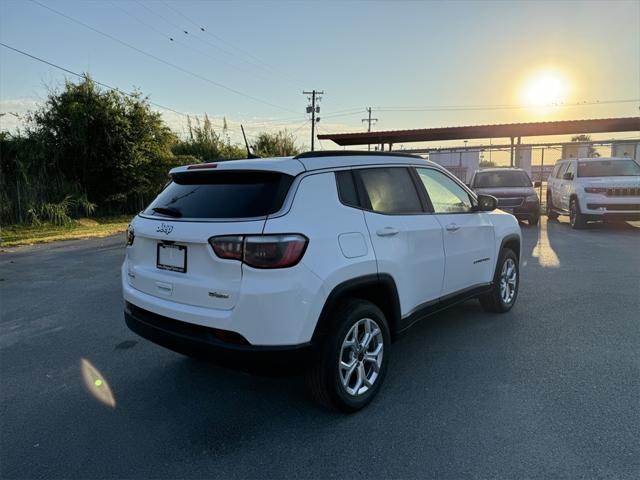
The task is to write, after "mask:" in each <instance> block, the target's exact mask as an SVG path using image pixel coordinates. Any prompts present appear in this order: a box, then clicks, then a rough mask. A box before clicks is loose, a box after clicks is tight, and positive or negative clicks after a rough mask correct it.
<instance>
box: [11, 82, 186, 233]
mask: <svg viewBox="0 0 640 480" xmlns="http://www.w3.org/2000/svg"><path fill="white" fill-rule="evenodd" d="M27 122H28V123H27V127H26V130H25V132H26V134H25V136H22V137H21V136H18V137H11V136H6V135H3V137H2V139H1V141H2V150H3V154H2V156H1V164H0V166H1V167H2V171H3V175H2V179H0V182H1V183H0V187H1V188H0V189H1V190H3V191H5V188H7V189H12V190H11V191H12V193H10V194H8V195H7V198H8V201H9V202H10V203H11V204H10V205H8V206H5V207H3V217H4V216H7V217H9V218H10V219H11V220H13V221H20V220H23V219H24V218H25V217H26V216H27V213H28V212H31V215H32V217H33V216H37V215H39V214H40V213H42V212H47V211H52V210H51V209H47V208H45V205H63V206H64V209H65V210H68V209H69V208H71V209H73V208H75V206H77V205H78V204H79V203H82V202H80V200H81V199H82V200H83V201H84V204H85V206H88V205H94V209H95V205H97V207H98V211H99V212H100V213H111V212H114V213H115V212H130V211H135V210H137V209H139V208H141V207H142V206H143V205H144V204H145V203H147V202H148V201H150V200H151V198H152V197H153V196H155V194H156V193H157V191H158V190H159V188H161V187H162V185H163V184H164V183H165V182H166V179H167V170H168V168H170V166H174V165H175V164H180V163H183V162H184V161H185V159H182V158H180V157H174V156H173V154H172V153H171V147H172V146H173V145H174V144H175V142H176V141H177V137H176V136H175V134H174V133H173V132H171V130H170V129H169V128H168V127H167V126H166V125H165V124H164V122H163V121H162V118H161V115H160V114H159V113H157V112H154V111H153V110H151V108H150V106H149V102H148V100H147V98H146V97H143V96H142V94H140V93H135V94H134V95H133V96H129V95H124V94H123V93H121V92H119V91H115V90H107V91H105V90H102V89H100V88H99V87H98V86H97V85H96V84H95V82H93V80H91V78H90V77H89V76H88V75H87V76H85V77H84V78H83V79H82V80H80V81H79V82H78V83H73V82H71V81H66V82H65V84H64V88H62V89H61V90H60V91H57V90H53V91H51V92H50V93H49V95H48V97H47V99H46V101H45V102H44V104H43V105H42V106H41V107H40V108H38V109H37V110H36V111H34V112H32V113H30V114H29V115H28V117H27ZM5 152H8V155H5ZM61 208H62V207H61ZM85 210H86V211H89V210H92V209H91V208H85ZM60 211H62V210H60Z"/></svg>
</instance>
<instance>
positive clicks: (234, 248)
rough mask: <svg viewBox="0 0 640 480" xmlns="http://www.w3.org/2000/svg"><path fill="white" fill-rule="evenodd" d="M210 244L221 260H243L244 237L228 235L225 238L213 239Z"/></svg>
mask: <svg viewBox="0 0 640 480" xmlns="http://www.w3.org/2000/svg"><path fill="white" fill-rule="evenodd" d="M209 244H211V246H212V247H213V251H214V252H216V255H217V256H219V257H220V258H229V259H232V260H242V251H243V244H244V237H243V236H242V235H228V236H224V237H211V238H210V239H209Z"/></svg>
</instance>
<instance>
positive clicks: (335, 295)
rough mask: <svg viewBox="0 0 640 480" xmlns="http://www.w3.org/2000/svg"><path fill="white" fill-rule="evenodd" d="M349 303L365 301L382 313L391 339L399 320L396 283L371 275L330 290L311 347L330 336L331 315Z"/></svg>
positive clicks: (388, 278)
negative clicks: (356, 300) (353, 300)
mask: <svg viewBox="0 0 640 480" xmlns="http://www.w3.org/2000/svg"><path fill="white" fill-rule="evenodd" d="M351 299H362V300H368V301H370V302H371V303H373V304H374V305H376V306H377V307H378V308H379V309H380V310H382V312H383V313H384V315H385V317H386V319H387V322H388V323H389V328H390V330H391V333H392V337H393V336H394V335H393V334H394V332H395V330H396V326H397V325H398V324H399V320H400V299H399V297H398V290H397V287H396V283H395V281H394V279H393V277H392V276H391V275H388V274H384V273H382V274H376V273H374V274H370V275H363V276H361V277H356V278H352V279H349V280H347V281H345V282H342V283H340V284H338V285H336V286H335V287H334V288H333V290H331V293H330V294H329V296H328V297H327V300H326V301H325V303H324V306H323V308H322V312H321V313H320V317H319V318H318V323H317V324H316V328H315V330H314V332H313V337H312V342H313V343H316V342H317V341H318V340H320V339H321V338H322V337H324V336H325V335H327V334H328V333H330V332H331V329H332V327H333V322H334V318H333V313H334V312H335V311H336V310H337V309H338V308H340V306H341V305H342V304H344V303H345V302H346V301H348V300H351Z"/></svg>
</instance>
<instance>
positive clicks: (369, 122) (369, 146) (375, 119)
mask: <svg viewBox="0 0 640 480" xmlns="http://www.w3.org/2000/svg"><path fill="white" fill-rule="evenodd" d="M367 112H369V117H368V118H363V119H362V121H363V122H367V124H368V127H367V132H370V131H371V122H377V121H378V119H377V118H371V107H367ZM367 148H368V149H369V150H371V144H369V145H367Z"/></svg>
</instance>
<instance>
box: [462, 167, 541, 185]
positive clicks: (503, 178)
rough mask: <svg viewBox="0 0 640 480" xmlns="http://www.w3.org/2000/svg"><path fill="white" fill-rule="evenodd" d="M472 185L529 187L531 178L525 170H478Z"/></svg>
mask: <svg viewBox="0 0 640 480" xmlns="http://www.w3.org/2000/svg"><path fill="white" fill-rule="evenodd" d="M473 186H474V187H475V188H496V187H530V186H531V180H530V179H529V176H528V175H527V174H526V172H523V171H519V170H516V171H514V170H505V171H504V172H500V171H492V172H478V173H476V178H475V180H474V181H473Z"/></svg>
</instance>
